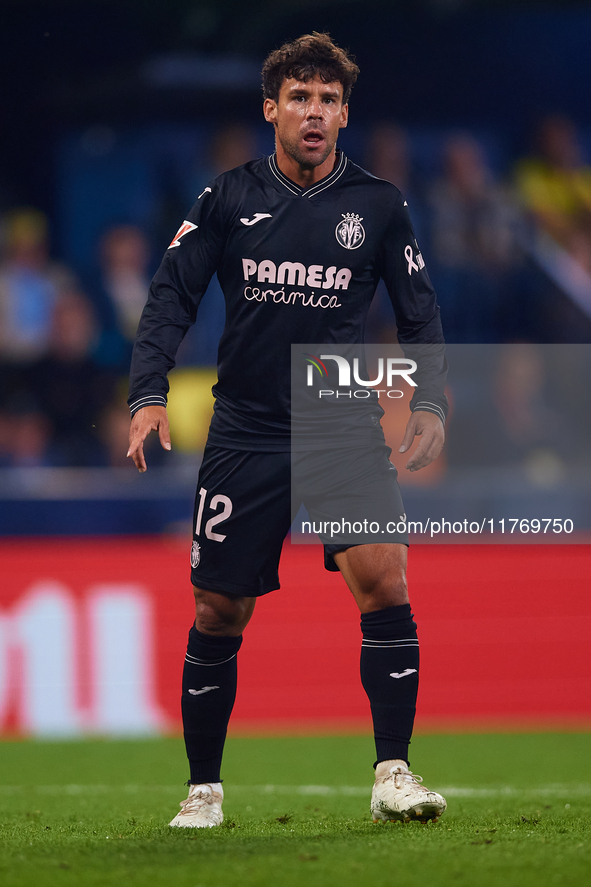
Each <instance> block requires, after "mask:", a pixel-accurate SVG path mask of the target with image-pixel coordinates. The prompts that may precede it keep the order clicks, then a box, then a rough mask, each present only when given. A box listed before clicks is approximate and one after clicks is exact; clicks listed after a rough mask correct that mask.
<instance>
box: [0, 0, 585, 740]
mask: <svg viewBox="0 0 591 887" xmlns="http://www.w3.org/2000/svg"><path fill="white" fill-rule="evenodd" d="M1 17H2V22H3V27H2V28H1V30H0V47H1V51H0V76H1V78H2V84H3V88H2V90H1V97H0V102H1V103H2V109H3V110H2V120H3V136H2V140H1V142H0V220H1V226H0V228H1V230H0V534H1V539H0V733H1V734H3V735H7V736H8V735H11V736H14V735H26V734H28V735H34V736H39V737H44V736H79V735H85V734H89V733H90V734H91V733H100V734H110V735H119V736H121V735H143V734H150V733H158V732H169V731H178V729H179V727H180V723H179V710H178V701H177V697H178V687H179V680H180V671H181V667H182V650H183V649H184V644H185V636H186V632H187V630H188V628H189V625H190V622H191V619H192V615H191V614H192V596H191V594H190V585H189V578H188V548H189V539H190V530H191V528H190V522H191V512H192V499H193V495H194V483H195V478H196V471H197V467H198V464H199V459H200V451H201V448H202V446H203V442H204V439H205V435H206V432H207V426H208V421H209V415H210V413H211V406H212V400H211V393H210V389H211V385H212V383H213V381H214V380H215V369H214V364H215V354H216V342H217V338H218V337H219V334H220V332H221V327H222V324H223V308H222V306H221V301H220V293H219V288H218V286H217V283H216V282H215V281H214V282H213V283H212V285H211V287H210V292H209V293H208V295H207V297H206V299H205V300H204V302H203V304H202V306H201V308H200V313H199V322H198V325H197V326H196V327H195V329H194V330H192V331H191V334H190V335H189V336H188V337H187V340H186V342H185V343H184V344H183V347H182V352H181V354H180V356H179V367H178V369H177V370H175V380H174V382H173V389H172V393H171V403H170V413H171V424H172V431H173V445H174V449H173V452H172V453H171V454H163V453H162V452H161V451H160V450H159V448H158V447H157V446H152V447H151V449H150V452H149V456H148V458H149V464H150V470H149V472H148V474H147V475H146V476H141V477H140V476H138V475H137V473H135V471H134V469H133V467H132V466H131V465H130V464H126V460H125V452H126V440H127V430H128V412H127V408H126V406H125V400H126V373H127V366H128V361H129V355H130V348H131V339H132V337H133V332H134V328H135V325H136V324H137V320H138V317H139V314H140V312H141V308H142V306H143V302H144V300H145V296H146V291H147V286H148V283H149V279H150V276H151V275H152V274H153V272H154V271H155V269H156V267H157V264H158V262H159V259H160V257H161V255H162V253H163V251H164V250H165V249H166V247H167V246H168V244H169V242H170V239H171V237H172V236H173V235H174V233H175V232H176V230H177V228H178V226H179V224H180V222H181V221H182V219H183V218H184V217H185V214H186V212H187V210H188V208H189V207H190V206H191V204H192V203H193V201H194V198H195V196H196V195H197V194H198V193H199V191H200V190H201V188H202V186H203V185H204V184H205V183H206V182H207V180H208V179H209V178H210V177H211V176H212V175H214V174H217V173H219V172H222V171H224V170H225V169H228V168H231V167H233V166H235V165H238V164H240V163H242V162H245V161H246V160H248V159H251V157H253V156H255V155H257V154H259V153H261V152H270V151H271V150H272V138H271V132H270V131H269V129H268V128H266V127H265V125H264V123H263V122H262V117H261V113H260V89H259V70H260V66H261V62H262V60H263V58H264V57H265V55H266V53H267V52H268V51H269V50H270V49H271V48H272V47H274V46H276V45H279V44H280V42H282V41H283V40H284V39H287V38H290V37H292V36H295V35H298V34H300V33H303V32H305V31H309V30H312V29H316V30H325V29H326V30H329V31H330V32H331V34H332V36H333V37H334V38H335V39H336V40H337V42H339V43H340V44H341V45H345V46H349V47H350V48H351V49H352V51H353V52H354V53H355V54H356V56H357V60H358V62H359V64H360V66H361V70H362V74H361V77H360V80H359V83H358V85H357V86H356V87H355V90H354V92H353V96H352V100H351V121H352V122H351V125H350V128H349V129H347V130H346V131H345V132H343V134H342V136H343V137H342V146H343V148H344V149H345V151H346V152H347V153H348V154H349V156H351V158H352V159H353V160H355V161H356V162H358V163H360V164H361V165H363V166H365V167H367V168H368V169H370V170H371V171H372V172H373V173H375V174H377V175H380V176H383V177H384V178H388V179H390V180H392V181H394V182H395V183H396V184H397V185H399V186H400V187H401V188H402V190H403V191H404V193H405V195H406V196H407V197H408V199H409V203H410V205H411V210H412V215H413V219H414V221H415V226H416V230H417V236H418V239H419V242H420V244H421V247H422V252H423V255H424V256H425V259H426V262H427V266H428V268H429V270H430V273H431V277H432V278H433V281H434V283H435V286H436V289H437V290H438V293H439V298H440V304H441V307H442V314H443V321H444V328H445V331H446V336H447V339H448V341H449V342H451V343H454V344H457V345H458V347H461V346H463V345H466V346H467V345H468V344H469V343H472V344H474V343H476V344H480V345H486V346H491V347H492V346H499V345H502V346H505V345H506V346H509V347H510V348H511V349H512V350H511V351H510V352H506V353H510V354H511V355H512V356H511V361H510V363H509V364H508V365H507V364H505V374H504V375H503V373H502V372H501V370H500V369H499V367H498V366H495V367H493V368H492V369H490V367H489V369H488V370H487V372H484V371H483V372H482V374H481V375H480V376H478V374H477V373H476V369H475V367H474V365H473V364H470V365H469V366H468V369H467V371H466V374H465V376H466V378H468V377H469V376H470V373H471V372H472V371H474V374H475V376H477V377H478V379H479V385H480V387H479V388H478V387H477V389H476V395H479V394H481V393H482V392H483V391H484V390H486V397H480V396H475V390H474V386H472V387H470V385H457V386H456V388H455V389H454V388H453V387H452V388H451V390H450V396H451V399H452V404H453V414H452V420H451V423H450V428H453V426H454V423H455V427H456V429H458V437H457V439H458V440H459V441H460V444H458V446H459V448H460V450H461V452H460V454H459V455H458V448H457V446H456V447H455V448H454V447H453V446H452V447H450V449H449V451H448V454H447V455H446V457H445V460H442V461H441V463H440V464H439V465H438V466H437V467H436V468H434V470H433V471H431V472H430V473H429V474H425V476H422V475H418V476H417V477H416V478H414V483H413V484H412V485H409V486H408V488H407V490H406V491H405V496H406V497H407V498H406V502H407V510H408V512H409V514H412V513H414V512H413V508H414V509H415V510H420V509H423V511H425V509H428V508H434V507H435V505H436V506H437V508H442V507H444V503H449V501H450V496H451V494H452V492H453V496H454V507H455V508H456V511H457V514H458V515H462V514H464V515H465V516H466V517H469V516H470V515H471V514H472V513H473V509H474V507H475V505H474V503H475V501H476V500H477V502H478V503H480V504H479V506H478V507H480V508H481V509H484V511H483V513H487V514H489V515H491V516H492V515H494V516H495V517H499V516H506V517H526V518H528V519H531V518H535V517H537V518H540V517H542V518H543V517H552V518H560V519H566V518H572V517H573V515H575V516H576V517H577V520H576V521H575V530H576V532H575V534H574V535H573V537H572V539H571V542H572V543H573V544H568V545H566V544H553V545H547V544H540V541H541V542H542V543H545V542H547V541H548V540H547V539H543V540H538V544H530V545H518V546H508V545H501V544H497V545H470V546H468V545H464V544H449V545H437V546H435V545H429V546H427V545H425V546H419V545H417V546H414V547H413V551H412V559H411V566H410V580H411V590H412V599H413V602H414V609H415V612H416V613H417V615H418V617H419V618H420V620H421V622H420V628H421V638H422V642H423V666H424V670H423V673H422V692H421V698H420V716H419V722H418V723H419V727H421V728H423V729H433V730H437V729H458V728H459V729H474V728H484V727H486V728H491V727H494V728H502V729H514V728H524V727H533V728H546V727H550V728H573V727H577V728H587V727H589V724H590V723H591V696H590V695H589V692H588V688H589V681H590V678H591V666H590V665H589V657H588V655H587V654H586V650H587V649H588V645H589V638H590V636H591V632H590V629H591V605H590V603H589V601H590V599H591V598H590V596H589V594H588V589H589V584H590V580H589V575H590V573H591V569H590V568H591V555H590V553H589V545H588V542H587V540H588V539H590V538H591V536H590V535H589V534H590V533H591V516H590V514H589V502H590V501H591V499H590V496H589V493H590V492H591V466H590V464H589V446H588V436H587V435H586V434H585V430H586V428H587V425H588V422H589V415H590V411H589V391H588V385H587V379H588V378H589V372H588V370H589V365H590V362H591V347H590V346H591V112H590V107H589V96H588V92H589V45H591V5H590V4H588V3H582V2H581V3H575V2H567V0H560V2H555V3H552V2H546V3H544V4H541V3H540V4H538V3H535V2H529V3H526V2H523V3H519V4H517V3H511V2H508V0H507V2H493V0H490V2H477V0H472V2H469V0H423V2H417V3H409V2H404V3H403V2H394V0H391V2H385V0H384V2H378V0H364V2H363V3H361V2H358V0H349V2H347V0H339V2H330V0H316V2H305V0H301V2H291V3H286V2H283V0H273V2H269V0H251V2H248V3H244V2H240V3H239V2H234V0H207V2H206V0H191V2H189V0H168V2H152V0H136V2H132V0H117V2H111V0H102V2H101V0H46V2H41V0H30V2H28V3H26V4H24V3H22V2H18V0H4V2H3V5H2V13H1ZM394 336H395V328H394V319H393V316H392V312H391V309H390V308H389V306H388V303H387V301H386V299H385V298H384V294H383V293H380V294H379V296H378V298H377V300H376V304H375V307H374V310H373V313H372V316H371V324H370V328H369V330H368V341H373V342H380V341H383V342H390V341H393V337H394ZM542 344H543V345H545V346H547V347H548V346H560V350H559V351H558V352H548V351H547V350H546V351H543V350H540V348H538V347H536V346H539V345H542ZM495 353H497V352H495ZM548 353H551V354H554V363H552V361H550V364H548V362H547V361H546V363H544V355H547V354H548ZM556 355H558V356H556ZM548 366H550V369H548ZM561 373H562V375H561ZM550 377H552V380H553V381H552V383H551V380H550ZM573 380H575V381H576V384H574V381H573ZM509 392H510V394H509ZM491 404H493V406H494V405H496V407H495V408H496V409H497V413H498V415H496V418H495V420H494V421H491V406H490V405H491ZM524 416H527V421H526V422H523V421H522V420H523V417H524ZM565 420H566V421H565ZM493 426H494V430H495V435H496V436H495V435H493V434H492V431H491V429H492V428H493ZM560 429H562V433H559V432H560ZM395 433H397V432H396V429H394V431H393V434H395ZM575 439H576V440H577V441H579V443H577V445H576V446H575V445H573V444H572V441H573V440H575ZM462 441H463V450H462ZM487 442H488V443H489V446H486V445H485V444H486V443H487ZM467 454H469V455H470V459H469V463H468V464H467V463H466V459H467ZM466 466H467V468H468V469H469V473H468V474H467V473H466V470H465V469H466ZM459 478H463V480H464V482H463V483H462V484H459V482H458V481H459ZM466 478H468V479H467V480H466ZM475 491H477V492H475ZM483 503H484V504H483ZM487 509H488V510H487ZM491 509H492V510H491ZM562 538H564V536H562V537H561V539H562ZM561 539H556V538H552V539H551V540H550V541H552V542H554V543H556V542H558V543H560V542H561ZM472 541H473V540H472ZM574 543H576V544H574ZM281 576H282V583H283V587H282V590H281V591H280V592H278V593H276V594H274V595H272V596H269V597H268V598H266V599H264V600H262V601H261V602H260V603H259V605H258V611H259V612H258V616H257V618H256V619H255V620H254V621H253V623H252V625H251V626H250V627H249V629H248V635H247V639H246V643H245V645H244V647H243V652H242V653H241V657H242V658H241V671H240V682H241V691H240V694H239V700H238V703H237V708H236V716H235V721H234V725H235V728H236V727H240V728H243V729H246V728H248V729H259V730H260V729H268V728H269V729H271V728H272V729H281V730H284V731H286V732H302V731H306V730H310V729H314V730H316V729H331V730H341V731H344V730H348V729H358V728H361V727H363V728H367V727H368V726H369V718H368V712H367V705H366V702H365V699H364V697H363V694H362V691H361V688H360V686H359V682H358V677H357V655H358V654H357V648H358V628H357V617H356V614H355V607H354V604H353V603H352V601H350V600H349V599H348V597H347V595H346V594H345V593H344V591H343V587H342V583H340V582H339V579H338V577H335V576H334V575H332V574H328V573H325V571H324V570H323V569H322V565H321V557H320V551H319V549H318V548H317V547H314V546H308V547H307V546H300V545H294V546H291V545H288V546H286V550H285V555H284V559H283V564H282V572H281ZM327 624H330V625H331V626H332V631H331V635H332V638H333V640H332V646H331V648H330V649H327V647H326V643H325V641H326V638H325V628H326V625H327ZM508 625H510V631H509V633H508V634H507V626H508ZM274 629H277V631H274ZM286 634H289V636H291V637H293V639H294V641H293V646H290V647H289V648H287V649H286V648H285V646H283V645H282V648H281V650H279V649H278V643H279V642H278V641H277V640H275V641H274V637H276V638H278V637H282V638H283V637H285V636H286ZM565 644H567V645H568V646H567V648H566V649H565ZM279 653H281V655H280V656H279V655H278V654H279ZM318 660H321V661H323V662H324V664H325V670H324V674H325V679H324V682H323V683H322V684H320V685H315V686H314V687H312V686H311V684H310V682H309V681H308V679H307V668H306V663H307V662H311V661H315V662H317V661H318ZM271 663H272V665H271ZM278 663H279V665H278ZM467 663H468V667H466V664H467Z"/></svg>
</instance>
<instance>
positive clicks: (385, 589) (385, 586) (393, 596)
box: [361, 570, 409, 610]
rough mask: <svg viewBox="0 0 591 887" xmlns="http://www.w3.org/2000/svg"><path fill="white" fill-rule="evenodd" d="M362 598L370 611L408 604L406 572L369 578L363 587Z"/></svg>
mask: <svg viewBox="0 0 591 887" xmlns="http://www.w3.org/2000/svg"><path fill="white" fill-rule="evenodd" d="M361 596H362V598H363V599H364V601H365V606H366V607H367V608H368V609H369V610H381V609H384V608H385V607H396V606H399V605H400V604H407V603H408V602H409V600H408V586H407V584H406V572H405V571H404V570H401V571H397V572H396V573H386V574H382V575H379V576H375V577H371V578H370V577H368V578H367V579H366V581H365V582H364V583H363V584H362V586H361Z"/></svg>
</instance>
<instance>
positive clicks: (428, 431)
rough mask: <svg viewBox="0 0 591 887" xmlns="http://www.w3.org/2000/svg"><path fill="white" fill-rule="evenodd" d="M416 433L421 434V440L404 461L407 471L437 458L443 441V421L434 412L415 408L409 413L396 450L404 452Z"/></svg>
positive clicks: (416, 469)
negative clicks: (402, 436) (411, 454)
mask: <svg viewBox="0 0 591 887" xmlns="http://www.w3.org/2000/svg"><path fill="white" fill-rule="evenodd" d="M416 435H420V436H421V441H420V443H419V445H418V447H417V449H416V452H415V453H414V455H413V456H412V457H411V458H410V459H409V460H408V462H407V463H406V466H405V467H406V468H408V470H409V471H418V470H419V469H420V468H425V467H426V466H427V465H430V464H431V462H433V461H434V460H435V459H436V458H437V456H438V455H439V453H440V452H441V449H442V447H443V443H444V441H445V430H444V427H443V422H442V421H441V419H440V418H439V416H436V415H435V413H429V412H427V411H426V410H416V411H415V412H414V413H411V416H410V419H409V420H408V425H407V426H406V431H405V433H404V439H403V441H402V443H401V445H400V449H399V451H398V452H399V453H406V451H407V450H408V449H409V447H410V446H411V445H412V442H413V440H414V438H415V436H416Z"/></svg>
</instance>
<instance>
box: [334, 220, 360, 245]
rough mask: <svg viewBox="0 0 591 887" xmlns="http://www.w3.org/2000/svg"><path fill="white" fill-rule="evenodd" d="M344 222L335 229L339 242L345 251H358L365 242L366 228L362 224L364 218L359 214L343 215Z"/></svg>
mask: <svg viewBox="0 0 591 887" xmlns="http://www.w3.org/2000/svg"><path fill="white" fill-rule="evenodd" d="M341 215H342V216H343V221H342V222H339V224H338V225H337V227H336V229H335V232H334V233H335V236H336V238H337V241H338V242H339V243H340V244H341V246H344V247H345V249H357V247H358V246H361V244H362V243H363V241H364V240H365V228H364V227H363V225H362V224H361V222H362V221H363V216H359V215H357V213H341Z"/></svg>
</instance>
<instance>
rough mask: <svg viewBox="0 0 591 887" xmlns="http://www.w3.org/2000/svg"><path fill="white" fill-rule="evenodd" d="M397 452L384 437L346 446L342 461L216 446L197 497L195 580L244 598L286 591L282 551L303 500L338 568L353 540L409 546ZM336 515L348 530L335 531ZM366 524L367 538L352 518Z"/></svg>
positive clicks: (210, 448)
mask: <svg viewBox="0 0 591 887" xmlns="http://www.w3.org/2000/svg"><path fill="white" fill-rule="evenodd" d="M390 452H391V450H390V449H389V448H388V447H387V446H386V445H385V444H380V443H378V444H376V445H372V446H371V447H368V448H366V449H363V450H360V449H358V448H356V449H351V450H343V451H340V452H339V453H338V458H337V457H336V456H333V457H331V456H330V455H329V454H327V453H326V452H313V453H294V454H290V453H286V452H283V453H264V452H245V451H240V450H230V449H226V448H223V447H218V446H214V445H211V444H209V443H208V444H207V445H206V447H205V452H204V454H203V462H202V463H201V469H200V471H199V480H198V482H197V494H196V497H195V510H194V515H193V544H192V548H191V582H192V583H193V585H195V586H197V587H198V588H204V589H207V590H209V591H219V592H223V593H224V594H228V595H238V596H245V597H258V596H259V595H263V594H267V593H268V592H270V591H273V590H274V589H276V588H279V576H278V567H279V558H280V555H281V548H282V546H283V542H284V540H285V537H286V536H287V534H288V532H289V529H290V527H291V524H292V522H293V519H294V517H295V515H296V512H297V510H298V507H299V505H300V503H303V504H304V505H305V507H306V509H307V511H308V514H309V521H308V525H307V527H308V526H309V527H310V531H313V530H314V531H316V532H318V535H319V536H320V539H321V541H322V542H323V543H324V565H325V567H326V569H327V570H332V571H335V572H336V571H338V567H337V566H336V564H335V562H334V559H333V555H334V554H335V553H336V552H338V551H344V550H345V549H347V548H350V547H351V546H352V545H359V544H365V543H367V542H390V543H402V544H404V545H408V534H407V532H406V529H405V527H404V526H403V525H402V524H403V523H404V522H405V520H406V517H405V515H404V507H403V504H402V497H401V495H400V488H399V486H398V481H397V472H396V469H395V467H394V466H393V465H392V464H391V462H390V461H389V455H390ZM292 461H293V464H292ZM343 476H346V478H347V488H346V495H345V494H344V491H343V483H342V479H343ZM294 478H295V482H294ZM294 484H295V485H294ZM292 492H293V495H292ZM337 522H339V527H338V529H339V530H342V531H343V532H336V528H337ZM363 522H365V525H364V527H365V531H364V532H363V533H362V535H359V533H358V532H357V533H353V534H352V535H351V534H349V533H348V530H349V525H351V526H352V527H353V529H357V530H358V529H359V524H363ZM401 522H402V524H401ZM307 527H306V529H307ZM376 527H377V528H378V529H377V530H376ZM386 527H388V530H386ZM368 529H370V530H376V532H375V533H373V534H371V533H368V532H367V530H368ZM399 530H403V532H399ZM315 538H316V537H315V536H311V537H310V541H315Z"/></svg>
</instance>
